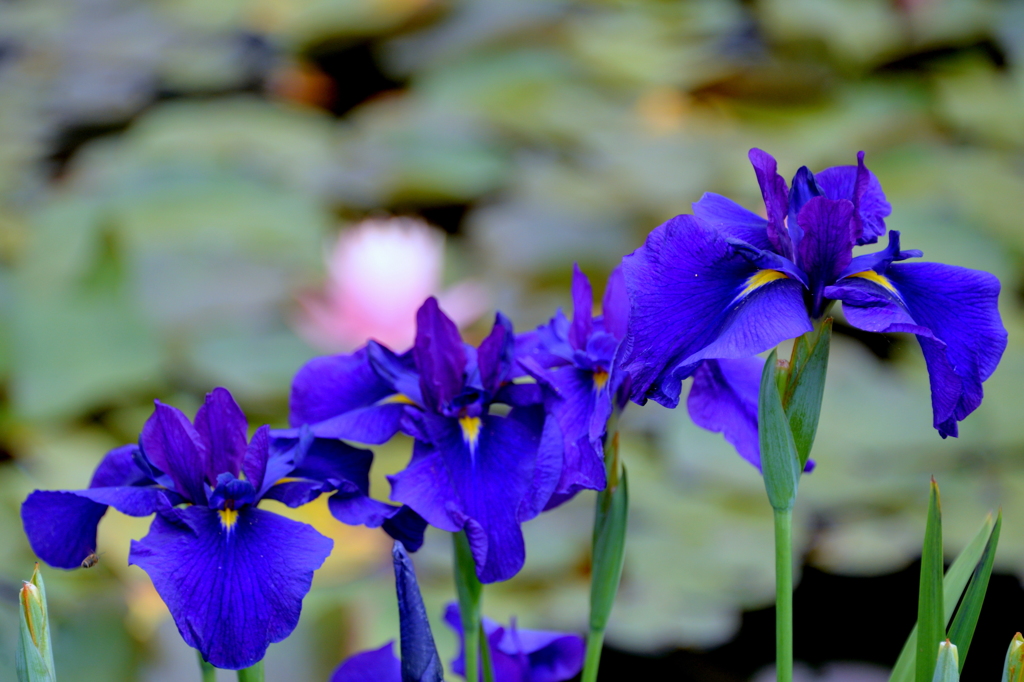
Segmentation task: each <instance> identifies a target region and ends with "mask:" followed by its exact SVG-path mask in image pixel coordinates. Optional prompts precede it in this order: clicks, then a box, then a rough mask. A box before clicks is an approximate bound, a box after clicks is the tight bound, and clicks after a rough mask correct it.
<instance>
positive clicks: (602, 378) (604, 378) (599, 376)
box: [594, 369, 608, 391]
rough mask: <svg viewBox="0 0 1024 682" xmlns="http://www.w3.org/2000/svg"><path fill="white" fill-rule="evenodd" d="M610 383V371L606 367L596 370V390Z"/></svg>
mask: <svg viewBox="0 0 1024 682" xmlns="http://www.w3.org/2000/svg"><path fill="white" fill-rule="evenodd" d="M607 383H608V371H607V370H604V369H596V370H594V390H595V391H600V390H601V389H602V388H604V385H605V384H607Z"/></svg>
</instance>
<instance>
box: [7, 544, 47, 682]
mask: <svg viewBox="0 0 1024 682" xmlns="http://www.w3.org/2000/svg"><path fill="white" fill-rule="evenodd" d="M18 602H19V604H20V606H21V608H20V609H19V612H20V616H21V617H20V620H21V634H20V638H19V641H18V651H17V658H16V665H17V669H18V682H55V680H56V679H57V676H56V674H55V673H54V667H53V648H52V647H51V646H50V620H49V616H48V615H47V611H46V586H45V585H44V584H43V576H42V574H41V573H40V572H39V564H36V568H35V571H33V573H32V579H31V580H30V581H28V582H26V583H24V584H23V585H22V587H21V592H20V593H19V595H18Z"/></svg>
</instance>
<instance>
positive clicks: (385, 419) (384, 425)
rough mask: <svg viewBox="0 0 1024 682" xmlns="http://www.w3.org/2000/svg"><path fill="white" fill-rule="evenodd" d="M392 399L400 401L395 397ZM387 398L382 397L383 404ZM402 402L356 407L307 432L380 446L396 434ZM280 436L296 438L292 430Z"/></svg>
mask: <svg viewBox="0 0 1024 682" xmlns="http://www.w3.org/2000/svg"><path fill="white" fill-rule="evenodd" d="M394 398H395V399H400V398H399V396H397V395H395V396H394ZM389 399H390V397H389V398H385V399H384V400H385V401H387V400H389ZM406 404H407V403H404V402H383V403H381V404H379V405H370V406H369V407H360V408H356V409H354V410H350V411H349V412H345V413H343V414H339V415H337V416H336V417H331V418H330V419H325V420H324V421H322V422H317V423H316V424H312V425H311V426H310V431H311V432H312V433H313V435H315V436H316V437H317V438H344V439H345V440H353V441H355V442H357V443H367V444H369V445H380V444H381V443H386V442H388V441H389V440H391V438H392V437H393V436H394V435H395V434H396V433H398V431H399V429H400V428H401V426H402V417H403V415H404V414H405V406H406ZM282 434H288V435H291V436H298V431H297V430H295V429H292V430H289V431H283V432H282Z"/></svg>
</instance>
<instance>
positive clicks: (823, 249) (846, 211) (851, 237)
mask: <svg viewBox="0 0 1024 682" xmlns="http://www.w3.org/2000/svg"><path fill="white" fill-rule="evenodd" d="M797 222H798V223H799V225H800V229H801V230H803V237H802V238H801V240H800V244H799V245H798V246H797V263H798V264H799V265H800V268H801V269H803V271H804V272H806V273H807V277H808V281H809V284H810V290H811V297H812V300H813V303H812V306H811V307H812V315H814V316H815V317H818V315H819V314H820V313H821V307H822V301H823V298H824V290H825V287H826V286H829V285H830V284H832V283H833V282H835V281H836V278H838V277H839V274H840V273H841V272H843V270H845V269H846V266H847V265H849V264H850V260H851V259H852V258H853V244H854V242H855V241H856V235H855V225H854V223H853V204H852V203H850V202H849V201H847V200H846V199H839V200H833V199H826V198H824V197H814V198H812V199H811V200H810V201H808V202H807V204H806V205H804V207H803V210H801V211H800V215H799V216H797Z"/></svg>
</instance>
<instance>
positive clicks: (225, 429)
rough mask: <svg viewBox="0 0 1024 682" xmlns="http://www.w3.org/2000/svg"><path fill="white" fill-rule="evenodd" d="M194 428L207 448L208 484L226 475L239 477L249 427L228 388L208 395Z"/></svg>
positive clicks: (214, 390)
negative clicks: (225, 473)
mask: <svg viewBox="0 0 1024 682" xmlns="http://www.w3.org/2000/svg"><path fill="white" fill-rule="evenodd" d="M195 426H196V432H197V433H199V437H200V438H202V440H203V444H204V445H205V446H206V452H207V470H206V480H207V481H208V482H210V483H212V482H213V481H216V480H217V476H219V475H220V474H222V473H224V472H225V471H226V472H228V473H229V474H231V475H232V476H238V471H239V467H240V466H241V464H242V458H243V457H245V446H246V442H245V441H246V434H247V433H248V431H249V423H248V421H246V419H245V414H243V413H242V408H240V407H239V406H238V403H236V402H235V399H234V398H232V397H231V393H229V392H228V390H227V389H226V388H215V389H213V390H212V391H211V392H209V393H207V394H206V400H205V401H204V402H203V404H202V406H201V407H200V408H199V411H198V412H196V419H195ZM257 487H259V486H257Z"/></svg>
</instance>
